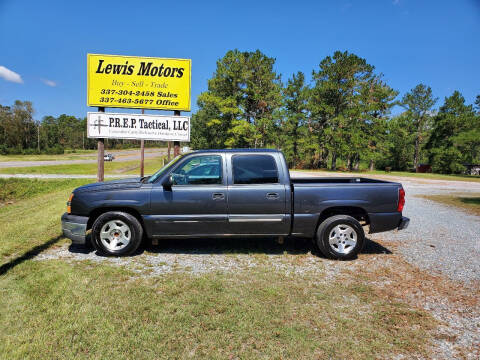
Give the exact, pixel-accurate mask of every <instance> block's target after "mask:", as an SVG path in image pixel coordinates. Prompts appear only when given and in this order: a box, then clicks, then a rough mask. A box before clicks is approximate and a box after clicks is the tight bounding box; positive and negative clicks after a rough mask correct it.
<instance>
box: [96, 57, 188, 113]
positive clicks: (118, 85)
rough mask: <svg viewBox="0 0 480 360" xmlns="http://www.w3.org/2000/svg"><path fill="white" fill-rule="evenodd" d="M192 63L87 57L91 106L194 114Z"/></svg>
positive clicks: (143, 58)
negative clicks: (191, 103) (189, 112)
mask: <svg viewBox="0 0 480 360" xmlns="http://www.w3.org/2000/svg"><path fill="white" fill-rule="evenodd" d="M190 78H191V60H190V59H168V58H153V57H137V56H120V55H98V54H88V55H87V105H88V106H98V107H116V108H136V109H154V110H155V109H157V110H181V111H190V85H191V84H190V81H191V80H190Z"/></svg>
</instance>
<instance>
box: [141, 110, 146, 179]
mask: <svg viewBox="0 0 480 360" xmlns="http://www.w3.org/2000/svg"><path fill="white" fill-rule="evenodd" d="M143 114H145V110H144V109H142V115H143ZM144 164H145V140H143V139H141V140H140V177H142V178H143V176H144V169H145V167H144Z"/></svg>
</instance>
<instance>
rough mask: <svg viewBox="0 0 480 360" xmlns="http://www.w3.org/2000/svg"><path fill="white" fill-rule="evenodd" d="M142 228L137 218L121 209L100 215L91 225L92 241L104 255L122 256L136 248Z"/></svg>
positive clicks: (141, 234)
mask: <svg viewBox="0 0 480 360" xmlns="http://www.w3.org/2000/svg"><path fill="white" fill-rule="evenodd" d="M142 236H143V228H142V225H141V224H140V222H139V221H138V220H137V218H136V217H135V216H133V215H131V214H129V213H125V212H121V211H109V212H106V213H103V214H102V215H100V216H99V217H98V218H97V219H96V220H95V222H94V223H93V226H92V243H93V246H94V247H95V249H96V250H97V251H98V252H100V253H101V254H104V255H111V256H112V255H113V256H124V255H130V254H132V253H134V252H135V250H137V248H138V246H139V245H140V243H141V241H142Z"/></svg>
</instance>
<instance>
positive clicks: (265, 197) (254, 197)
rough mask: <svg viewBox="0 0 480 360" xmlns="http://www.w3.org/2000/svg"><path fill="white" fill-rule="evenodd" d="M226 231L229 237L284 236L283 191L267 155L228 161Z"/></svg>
mask: <svg viewBox="0 0 480 360" xmlns="http://www.w3.org/2000/svg"><path fill="white" fill-rule="evenodd" d="M231 168H232V178H231V179H229V186H228V207H229V215H228V227H229V232H230V233H233V234H255V235H256V234H270V235H282V234H288V232H289V227H290V221H289V220H288V217H287V214H286V188H285V184H282V183H281V182H280V178H279V172H278V169H277V165H276V162H275V159H274V158H273V156H272V155H268V154H256V153H252V154H239V155H233V156H232V157H231Z"/></svg>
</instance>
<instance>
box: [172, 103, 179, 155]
mask: <svg viewBox="0 0 480 360" xmlns="http://www.w3.org/2000/svg"><path fill="white" fill-rule="evenodd" d="M173 115H174V116H180V111H179V110H174V111H173ZM178 155H180V141H174V142H173V157H177V156H178Z"/></svg>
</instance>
